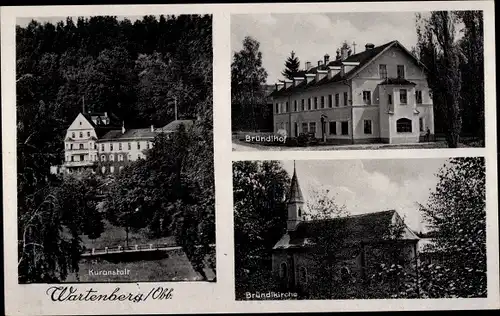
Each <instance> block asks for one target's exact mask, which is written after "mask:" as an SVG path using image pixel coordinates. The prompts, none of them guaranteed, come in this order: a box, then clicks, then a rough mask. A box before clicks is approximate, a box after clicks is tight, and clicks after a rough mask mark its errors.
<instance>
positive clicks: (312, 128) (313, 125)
mask: <svg viewBox="0 0 500 316" xmlns="http://www.w3.org/2000/svg"><path fill="white" fill-rule="evenodd" d="M309 133H313V134H315V135H316V122H311V123H309Z"/></svg>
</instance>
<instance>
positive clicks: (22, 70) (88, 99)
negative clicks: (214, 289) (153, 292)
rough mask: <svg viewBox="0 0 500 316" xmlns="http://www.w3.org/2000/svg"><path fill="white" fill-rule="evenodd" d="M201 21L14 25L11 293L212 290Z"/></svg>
mask: <svg viewBox="0 0 500 316" xmlns="http://www.w3.org/2000/svg"><path fill="white" fill-rule="evenodd" d="M212 55H213V53H212V16H211V15H146V16H63V17H41V18H37V17H33V18H18V19H17V25H16V90H17V104H16V108H17V187H18V195H17V197H18V199H17V205H18V208H17V218H18V223H17V225H18V282H19V283H21V284H26V283H65V282H69V283H79V282H87V283H100V282H114V283H116V282H148V281H156V282H159V281H207V282H208V281H210V282H211V281H215V280H216V277H215V275H216V274H215V268H216V267H215V262H216V260H215V198H214V190H215V188H214V154H213V151H214V148H213V126H212V125H213V124H212V122H213V118H212V112H213V111H212V108H213V106H212V62H213V57H212Z"/></svg>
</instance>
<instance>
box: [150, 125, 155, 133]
mask: <svg viewBox="0 0 500 316" xmlns="http://www.w3.org/2000/svg"><path fill="white" fill-rule="evenodd" d="M154 131H155V127H154V125H151V133H153V132H154Z"/></svg>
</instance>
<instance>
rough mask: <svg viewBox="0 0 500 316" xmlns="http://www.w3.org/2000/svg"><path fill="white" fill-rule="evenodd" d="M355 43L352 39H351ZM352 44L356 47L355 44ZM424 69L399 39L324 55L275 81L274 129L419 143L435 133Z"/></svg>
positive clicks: (333, 139)
mask: <svg viewBox="0 0 500 316" xmlns="http://www.w3.org/2000/svg"><path fill="white" fill-rule="evenodd" d="M353 44H354V43H353ZM354 47H355V46H354ZM426 72H427V70H426V69H425V67H424V66H423V65H422V63H420V62H419V61H418V60H417V59H416V58H415V57H414V56H413V55H412V54H411V53H410V52H409V51H408V50H407V49H406V48H405V47H404V46H403V45H401V43H399V42H398V41H391V42H389V43H386V44H383V45H380V46H375V45H374V44H371V43H367V44H366V45H365V50H363V51H361V52H359V53H356V52H355V51H354V52H352V51H351V50H350V49H348V48H347V47H343V48H342V49H341V50H338V51H337V56H336V58H335V60H330V56H329V55H328V54H325V56H324V58H322V59H321V60H319V61H318V65H317V66H316V67H313V66H312V65H311V63H310V62H306V67H305V69H304V70H302V71H299V72H297V73H295V74H294V78H293V80H284V81H282V82H281V83H277V84H276V85H275V91H273V92H272V93H271V94H270V97H271V98H272V103H273V113H274V115H273V118H274V132H275V133H277V132H278V131H281V130H284V131H286V132H287V135H288V137H291V138H295V137H298V136H300V135H301V134H307V135H311V136H313V137H314V138H316V139H320V140H322V141H324V142H327V143H332V144H360V143H389V144H401V143H418V142H422V141H425V142H428V141H432V140H433V138H434V136H433V135H434V107H433V102H432V97H431V95H430V90H429V87H428V85H427V74H426Z"/></svg>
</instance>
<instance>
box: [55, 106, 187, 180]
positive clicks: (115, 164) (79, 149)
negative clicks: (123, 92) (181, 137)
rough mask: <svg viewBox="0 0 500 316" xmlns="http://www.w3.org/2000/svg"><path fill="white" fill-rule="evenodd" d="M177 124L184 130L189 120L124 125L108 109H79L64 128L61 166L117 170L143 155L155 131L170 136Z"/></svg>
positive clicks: (73, 168)
mask: <svg viewBox="0 0 500 316" xmlns="http://www.w3.org/2000/svg"><path fill="white" fill-rule="evenodd" d="M179 125H184V127H185V128H186V130H187V129H189V128H191V127H192V126H193V121H192V120H177V119H176V120H174V121H172V122H170V123H168V124H167V125H165V126H163V127H158V128H155V127H154V126H153V125H151V126H150V127H147V128H133V129H127V128H125V123H124V122H120V120H119V118H118V117H117V116H116V115H114V114H112V113H109V114H108V112H103V113H80V114H78V115H77V117H76V118H75V120H74V121H73V123H71V125H70V126H69V128H68V130H67V131H66V137H65V139H64V148H65V161H64V164H63V169H65V170H66V171H67V172H68V173H72V172H74V171H80V170H83V169H91V170H93V171H94V172H96V171H97V172H100V173H102V174H108V173H115V172H118V171H120V170H121V169H122V168H123V167H124V166H125V165H126V164H127V163H129V162H131V161H136V160H137V159H143V158H145V157H146V156H145V152H146V151H147V150H148V149H150V148H152V146H153V140H154V138H155V137H156V136H157V135H158V134H160V133H164V134H166V136H167V137H170V136H171V135H172V134H173V133H175V132H176V131H177V129H178V128H179Z"/></svg>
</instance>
